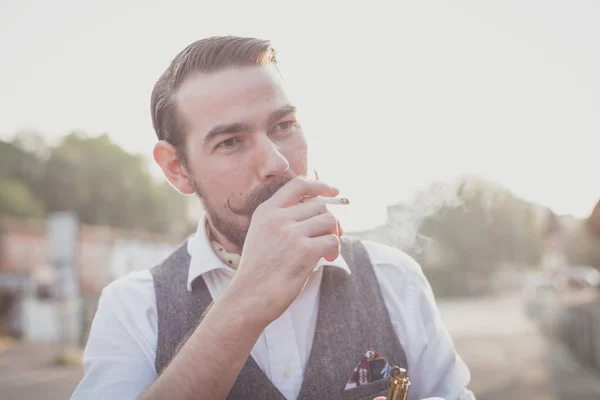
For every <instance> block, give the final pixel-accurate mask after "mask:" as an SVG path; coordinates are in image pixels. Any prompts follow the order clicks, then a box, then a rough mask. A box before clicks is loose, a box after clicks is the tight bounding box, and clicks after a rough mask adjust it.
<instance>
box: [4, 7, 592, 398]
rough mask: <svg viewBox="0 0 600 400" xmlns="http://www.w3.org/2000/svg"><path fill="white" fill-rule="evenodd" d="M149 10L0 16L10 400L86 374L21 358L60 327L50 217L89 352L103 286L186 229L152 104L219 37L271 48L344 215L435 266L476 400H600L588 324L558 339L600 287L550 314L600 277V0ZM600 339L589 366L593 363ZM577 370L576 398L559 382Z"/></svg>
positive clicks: (353, 231)
mask: <svg viewBox="0 0 600 400" xmlns="http://www.w3.org/2000/svg"><path fill="white" fill-rule="evenodd" d="M158 3H159V2H156V4H155V3H152V2H142V1H128V2H124V1H116V0H104V1H97V2H81V1H75V0H56V1H53V2H43V1H32V2H21V1H16V0H4V1H2V2H1V3H0V110H2V111H1V112H0V139H1V140H2V143H0V144H2V146H3V147H2V148H1V149H2V152H1V153H0V157H1V158H0V165H1V166H2V171H1V172H0V185H2V186H1V187H0V189H1V191H2V194H0V214H1V216H2V221H3V222H2V225H1V226H2V228H1V229H2V230H1V231H0V234H1V235H3V236H4V240H0V283H2V282H4V283H2V285H3V286H2V285H0V290H4V292H5V293H6V295H5V298H4V299H5V300H4V303H0V304H2V307H3V308H2V307H0V311H1V312H4V317H3V318H4V319H3V321H5V322H3V325H1V326H3V327H4V328H3V329H4V330H3V332H0V335H4V336H5V338H6V339H5V340H4V342H0V398H4V397H2V391H3V389H2V388H3V387H4V388H5V389H4V390H6V391H7V393H10V394H11V396H12V397H7V398H22V399H26V398H27V399H28V398H38V397H36V396H37V394H36V390H41V391H42V392H41V393H45V394H44V398H65V396H67V397H68V395H69V394H70V392H71V391H72V390H73V388H74V386H73V385H75V384H76V383H77V380H78V379H79V375H78V372H77V371H79V368H80V367H78V366H75V367H66V366H64V365H62V366H56V367H53V368H54V369H52V371H53V372H52V373H50V374H48V373H47V371H46V370H45V369H44V368H48V367H47V365H46V364H44V365H37V364H35V363H36V362H37V361H36V359H35V357H32V356H28V355H27V354H29V353H28V351H29V350H27V349H28V348H29V347H31V346H34V348H35V349H36V351H34V352H37V353H41V352H42V351H41V350H38V349H40V348H43V349H46V348H47V347H44V346H46V345H47V344H48V343H53V342H52V341H53V340H54V339H55V338H63V334H62V333H61V332H60V331H61V330H60V329H58V328H57V329H58V330H57V329H54V328H49V327H50V326H54V325H53V324H56V323H55V322H52V321H53V316H54V315H58V314H57V313H56V312H55V310H54V309H53V308H52V306H49V305H48V304H50V303H52V302H51V301H49V300H47V299H46V300H40V299H44V298H52V295H51V294H47V295H44V294H43V293H42V294H40V291H42V292H43V290H42V289H40V287H44V286H43V284H41V283H40V282H44V284H46V285H48V286H49V287H54V286H55V283H56V279H57V278H56V277H55V276H54V275H53V273H52V270H53V267H52V260H51V258H50V256H49V254H50V253H49V250H48V249H49V245H48V244H47V230H46V228H45V226H46V222H45V217H47V216H48V213H50V212H55V211H75V212H76V213H77V216H78V219H79V220H80V221H81V222H82V223H83V224H84V225H82V227H81V231H82V232H83V233H82V239H81V240H82V244H81V246H82V248H83V250H80V255H79V256H80V258H79V260H78V263H79V264H78V267H77V270H78V277H79V278H78V282H79V284H78V285H77V286H78V288H77V289H76V290H75V292H77V296H78V297H77V298H78V299H83V300H82V301H83V303H82V304H83V307H81V304H80V303H77V304H79V305H78V306H76V307H75V308H76V309H77V310H80V309H83V310H84V312H82V315H84V321H83V322H82V323H81V324H80V325H81V326H83V328H82V330H83V331H82V332H81V333H80V334H79V335H80V336H81V337H82V338H83V339H81V343H80V344H79V347H81V345H83V344H84V342H85V334H86V332H85V330H86V327H87V325H86V324H87V323H89V320H90V319H91V317H92V316H93V310H94V304H95V301H96V299H97V296H98V294H99V291H100V290H101V288H102V287H103V285H105V284H107V283H108V282H110V280H112V279H115V278H118V277H119V276H122V275H123V274H125V273H127V272H129V271H131V270H134V269H140V268H149V267H151V266H152V265H154V263H156V262H157V261H160V259H161V258H162V257H163V256H164V255H165V254H168V253H169V252H170V250H171V249H172V246H174V245H175V244H176V243H178V242H179V241H181V240H182V239H183V238H184V237H185V235H187V234H188V233H190V232H191V231H192V230H193V229H194V224H195V221H196V220H197V218H198V216H199V213H200V212H201V211H200V209H199V207H198V205H197V203H196V201H195V199H194V198H193V197H183V196H181V195H179V194H177V193H175V191H174V190H172V189H171V188H170V187H168V185H166V184H165V183H164V179H163V178H162V175H161V172H160V170H159V169H158V168H157V167H156V166H155V165H154V163H153V162H152V159H151V150H152V147H153V145H154V143H155V141H156V137H155V135H154V132H153V129H152V125H151V119H150V106H149V102H150V93H151V90H152V87H153V85H154V83H155V82H156V80H157V79H158V77H159V75H160V74H161V73H162V72H163V71H164V69H165V68H166V67H167V65H168V63H169V62H170V60H171V59H172V58H173V57H174V56H175V55H176V54H177V53H178V52H179V51H180V50H181V49H182V48H183V47H185V46H186V45H188V44H189V43H191V42H193V41H195V40H197V39H200V38H203V37H207V36H212V35H223V34H233V35H243V36H257V37H262V38H268V39H271V40H272V41H273V42H274V44H275V46H276V48H277V50H278V54H279V60H280V65H281V69H282V72H283V74H284V78H285V80H286V83H287V85H288V88H289V90H290V93H291V95H292V98H293V100H294V102H295V103H296V104H297V105H298V106H299V108H300V110H301V114H300V117H301V122H302V124H303V126H304V129H305V132H306V133H307V135H308V138H309V143H310V149H309V152H310V164H311V167H312V168H314V169H316V170H317V171H318V173H319V176H320V178H321V179H322V180H325V181H327V182H328V183H331V184H333V185H335V186H337V187H339V188H340V189H341V190H342V194H343V195H344V196H346V197H348V198H350V199H351V202H352V204H351V205H350V206H349V207H345V208H340V209H335V210H333V211H334V212H335V213H336V214H337V215H338V216H339V218H340V220H341V222H342V224H343V226H344V229H345V230H346V232H348V234H349V235H354V236H355V237H359V238H364V239H370V240H376V241H381V242H384V243H386V244H390V245H394V246H398V247H400V248H402V249H404V250H406V251H407V252H409V253H410V254H411V255H413V256H414V257H415V258H417V260H418V261H419V262H421V264H422V265H423V268H424V270H425V272H426V274H427V276H428V278H429V279H430V281H431V283H432V287H433V289H434V292H435V293H436V297H437V299H438V304H439V305H440V310H441V312H442V316H443V317H444V319H445V321H446V322H447V324H448V328H449V330H450V333H451V334H452V336H453V338H454V339H455V342H456V344H457V348H458V350H459V352H461V355H463V356H464V358H465V360H466V361H467V362H468V363H469V364H470V365H471V368H472V374H473V385H472V386H473V388H474V389H476V390H477V389H479V396H478V398H480V399H484V400H485V399H501V398H503V399H504V398H513V399H587V398H589V399H592V398H594V399H597V398H600V389H599V387H600V372H598V371H596V369H595V366H594V364H595V363H596V359H594V360H588V361H589V362H587V361H586V360H583V361H582V360H581V359H580V357H578V351H579V350H578V349H579V347H578V346H579V345H578V344H577V343H579V342H577V343H575V342H576V340H575V339H573V338H572V336H569V335H571V334H573V335H579V334H580V332H582V330H583V331H585V329H584V328H580V327H579V325H578V328H577V333H572V332H565V331H563V327H564V325H565V323H564V321H566V320H569V321H571V320H570V319H569V318H579V317H573V315H578V316H579V315H580V314H581V315H585V316H587V315H590V313H592V314H593V313H594V312H595V311H590V310H597V309H600V307H598V304H599V303H595V299H596V297H595V294H594V296H591V297H592V298H593V302H594V303H593V304H594V305H593V306H592V305H589V304H588V303H586V307H588V308H585V310H584V311H581V310H579V309H578V310H576V311H572V312H571V311H569V312H566V311H565V312H563V311H561V313H560V315H559V316H556V312H555V311H556V310H557V309H559V308H560V309H561V310H563V309H564V310H571V307H574V306H572V305H571V303H570V302H567V300H563V298H564V297H565V296H566V297H569V296H571V297H572V296H576V295H577V294H578V293H579V291H580V290H583V291H585V292H586V295H587V294H589V292H587V290H588V289H590V288H588V287H587V286H594V285H595V282H596V281H595V278H589V277H590V276H592V275H590V271H595V270H594V269H593V268H591V269H590V268H588V267H600V252H599V251H598V249H599V248H600V223H598V221H597V220H598V219H600V218H598V217H599V216H598V215H596V216H595V217H590V216H591V215H592V212H593V210H594V207H595V206H596V204H597V203H598V200H599V199H600V188H599V185H598V182H599V175H598V171H599V170H600V169H599V165H600V164H599V162H598V154H599V149H600V144H599V142H598V140H599V138H600V74H599V73H598V71H600V23H599V22H598V21H600V2H597V1H595V0H587V1H584V0H581V1H557V0H538V1H517V0H504V1H475V0H472V1H467V0H462V1H453V2H449V1H439V0H438V1H403V2H393V1H387V2H383V1H368V2H357V3H355V4H350V3H349V2H347V1H346V2H342V1H329V2H306V1H305V2H286V1H281V0H280V1H258V0H256V1H246V2H242V1H239V2H225V1H223V2H220V1H211V2H199V1H196V2H192V1H179V0H173V1H170V2H160V4H158ZM74 132H75V133H74ZM103 135H107V136H103ZM119 205H120V206H119ZM117 208H118V209H117ZM596 214H600V209H599V210H597V211H596ZM594 221H596V222H594ZM594 224H595V225H594ZM100 226H102V227H104V228H99V227H100ZM107 226H108V227H110V232H109V233H107V232H108V231H107V229H108V228H106V227H107ZM594 232H595V233H594ZM1 238H2V236H0V239H1ZM86 246H87V247H86ZM574 266H578V267H582V269H577V270H576V269H574ZM557 271H559V272H557ZM581 271H583V272H581ZM582 276H585V277H587V278H585V279H584V278H582ZM3 277H4V278H3ZM2 279H4V281H2ZM574 280H575V281H577V282H579V283H578V284H577V285H575V286H577V287H578V288H580V287H583V286H586V287H585V288H584V289H581V288H580V289H578V290H577V291H576V293H575V294H574V293H573V290H575V289H573V284H571V283H573V281H574ZM582 281H585V283H581V282H582ZM14 282H19V283H18V284H15V283H14ZM32 282H33V283H32ZM48 282H50V283H48ZM557 282H562V283H557ZM565 282H566V283H565ZM563 283H564V284H563ZM53 285H54V286H53ZM16 287H18V288H17V289H15V288H16ZM32 287H34V288H35V289H32ZM567 287H568V288H567ZM23 288H27V289H23ZM540 288H541V289H540ZM540 291H541V292H543V293H544V294H543V296H542V295H540V294H539V293H540ZM15 293H19V294H18V295H15ZM32 293H33V294H32ZM547 293H551V294H552V295H551V296H550V297H548V296H547ZM594 293H595V292H594ZM571 297H569V299H571ZM548 298H549V299H550V300H548ZM15 299H19V300H15ZM540 299H541V300H540ZM559 299H560V300H559ZM43 301H46V303H48V302H49V303H48V304H46V303H43ZM569 301H571V300H569ZM548 302H550V303H551V307H550V310H551V311H552V312H551V313H550V314H552V317H548V316H547V315H548V308H547V307H546V306H545V305H547V303H548ZM590 302H592V301H591V300H590ZM42 303H43V304H42ZM52 304H54V303H52ZM578 304H579V303H578ZM590 304H591V303H590ZM559 305H560V307H559ZM44 307H46V308H44ZM544 307H546V308H544ZM540 310H542V311H540ZM543 310H546V311H543ZM523 311H526V314H523ZM565 313H566V314H565ZM542 314H544V315H545V317H540V315H542ZM32 315H35V317H32ZM42 315H43V316H44V317H43V318H47V319H46V320H43V319H42V317H41V316H42ZM544 318H546V319H544ZM548 318H549V320H548ZM582 318H583V317H582ZM586 318H587V317H586ZM590 318H591V317H590ZM55 319H56V318H55ZM32 320H35V321H34V322H31V321H32ZM42 320H43V321H46V322H40V321H42ZM557 320H560V321H563V322H561V323H559V322H556V321H557ZM15 321H17V322H15ZM28 321H29V322H28ZM540 321H541V322H540ZM548 321H550V322H548ZM586 321H587V319H586ZM594 321H595V320H594ZM599 323H600V322H599ZM76 325H77V323H76ZM595 332H596V333H595V335H596V336H598V337H595V336H594V335H591V336H590V337H592V338H595V339H594V340H592V339H590V340H589V342H590V343H594V346H596V344H597V345H598V346H597V347H593V348H592V347H590V348H587V347H586V348H585V350H584V351H583V353H589V354H591V353H594V352H597V353H598V356H599V357H598V360H600V334H599V333H597V332H598V331H595ZM584 334H585V333H584ZM18 337H20V339H19V338H18ZM561 338H562V340H561ZM63 339H64V338H63ZM2 343H4V344H2ZM557 343H558V344H557ZM565 343H567V344H565ZM574 343H575V344H574ZM586 343H587V342H586ZM2 346H4V347H2ZM27 346H29V347H27ZM35 346H38V347H35ZM40 346H41V347H40ZM569 346H570V347H569ZM590 346H592V345H591V344H590ZM75 347H77V346H75ZM475 348H477V349H478V351H477V352H475V351H474V350H473V349H475ZM549 348H551V349H558V350H556V351H549V350H547V349H549ZM3 349H4V352H2V351H3ZM482 349H488V352H487V353H486V351H485V350H482ZM569 349H572V350H569ZM75 353H76V352H75ZM509 353H510V356H509V357H508V358H505V357H506V354H509ZM517 353H519V354H524V356H522V359H518V358H517V360H516V361H515V360H514V357H516V355H515V354H517ZM69 354H70V357H67V358H69V359H71V358H75V359H77V356H76V355H74V356H73V355H72V354H71V353H69ZM28 357H29V358H28ZM49 357H50V356H49ZM548 357H549V358H548ZM63 358H65V357H63ZM49 359H53V358H52V357H50V358H49ZM15 360H26V361H22V362H23V363H25V364H23V365H25V366H23V367H19V368H16V367H15V368H16V369H11V368H12V367H11V365H14V364H15V363H17V361H15ZM519 360H520V361H519ZM548 360H550V361H548ZM552 360H554V364H553V361H552ZM46 361H47V360H46ZM46 361H44V362H46ZM63 361H64V360H63ZM71 361H72V360H71ZM511 362H516V363H519V364H520V365H518V366H511V367H510V368H509V367H508V366H507V363H511ZM28 363H29V364H28ZM66 364H69V363H68V362H66ZM75 364H76V362H75ZM555 364H556V365H555ZM599 364H600V362H599ZM565 365H567V366H569V367H568V368H571V369H569V370H568V371H567V370H563V369H561V368H567V367H564V366H565ZM521 368H525V369H526V370H527V373H524V372H523V371H521V370H520V369H521ZM509 369H510V371H509ZM514 369H517V371H516V372H515V371H513V370H514ZM30 371H34V372H30ZM35 371H38V375H35ZM40 371H42V372H40ZM511 371H512V372H511ZM532 371H533V372H532ZM511 374H512V375H511ZM553 374H554V375H553ZM568 374H571V375H568ZM530 375H531V376H530ZM567 375H568V376H572V377H574V378H573V379H575V378H576V379H579V380H578V381H577V382H578V383H577V385H575V384H572V385H570V387H572V390H571V389H569V390H567V389H564V388H551V386H552V385H549V384H547V383H548V381H550V380H553V379H554V378H556V376H561V377H562V376H567ZM507 376H508V377H509V378H510V379H509V378H506V377H507ZM53 377H54V378H53ZM498 377H505V378H506V379H505V381H502V382H501V383H498V382H496V381H497V380H498V379H499V378H498ZM553 377H554V378H553ZM582 377H584V378H582ZM582 379H583V381H584V382H583V383H582V382H580V381H581V380H582ZM571 382H573V380H571ZM52 390H56V395H55V397H51V396H50V395H49V394H48V393H52ZM509 390H512V392H510V391H509ZM576 390H579V392H576ZM476 394H477V393H476ZM48 396H50V397H48Z"/></svg>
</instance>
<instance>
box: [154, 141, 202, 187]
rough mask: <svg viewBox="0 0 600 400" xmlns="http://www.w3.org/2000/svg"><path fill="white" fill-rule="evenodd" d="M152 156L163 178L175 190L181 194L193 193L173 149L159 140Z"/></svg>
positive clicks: (186, 172)
mask: <svg viewBox="0 0 600 400" xmlns="http://www.w3.org/2000/svg"><path fill="white" fill-rule="evenodd" d="M152 155H153V156H154V161H156V163H157V164H158V165H159V166H160V168H161V169H162V171H163V173H164V174H165V177H166V178H167V179H168V180H169V182H171V184H172V185H173V186H174V187H175V189H177V190H178V191H179V192H181V193H183V194H193V193H194V189H193V187H192V185H191V184H190V179H189V173H188V171H187V170H186V169H185V168H184V167H183V165H182V164H181V162H180V161H179V158H178V157H177V151H176V150H175V147H173V146H172V145H171V144H170V143H168V142H166V141H164V140H159V141H158V143H156V144H155V145H154V150H153V151H152Z"/></svg>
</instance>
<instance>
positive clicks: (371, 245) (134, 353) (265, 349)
mask: <svg viewBox="0 0 600 400" xmlns="http://www.w3.org/2000/svg"><path fill="white" fill-rule="evenodd" d="M204 226H205V221H204V220H202V221H200V223H199V224H198V227H199V228H198V230H197V231H196V233H195V235H194V236H192V237H191V238H190V239H189V241H188V246H187V248H188V252H189V253H190V256H191V261H190V268H189V274H188V283H187V287H186V288H182V290H191V282H192V281H193V280H194V279H195V278H196V277H198V276H200V275H202V277H203V278H204V280H205V281H206V286H207V287H208V290H209V291H210V294H211V296H212V297H213V299H215V300H216V299H217V298H218V297H219V295H220V294H221V293H222V292H223V289H224V288H225V286H226V285H227V283H228V282H229V281H230V280H231V278H232V276H233V274H234V273H235V271H234V270H233V269H232V268H231V267H229V266H228V265H226V264H225V263H223V261H221V259H220V258H219V257H217V255H216V254H215V253H214V251H213V249H212V247H211V245H210V243H209V239H208V238H207V233H206V230H205V229H204ZM363 243H364V245H365V247H366V250H367V252H368V254H369V256H370V258H371V263H372V264H373V267H374V269H375V275H376V277H377V280H378V282H379V285H380V287H381V292H382V295H383V299H384V302H385V304H386V307H387V309H388V312H389V314H390V317H391V320H392V324H393V327H394V330H395V332H396V335H397V336H398V339H399V341H400V343H401V344H402V347H403V348H404V351H405V353H406V357H407V361H408V365H409V377H410V379H411V386H410V390H409V395H408V398H409V400H417V399H422V398H425V397H433V396H437V397H441V398H443V399H446V400H464V399H471V398H473V399H474V397H471V394H470V392H469V391H468V390H466V388H467V385H468V384H469V381H470V373H469V369H468V368H467V366H466V365H465V364H464V362H463V361H462V359H461V358H460V357H459V355H458V354H457V353H456V352H455V349H454V346H453V344H452V341H451V339H450V336H449V335H448V332H447V330H446V328H445V326H444V324H443V322H442V320H441V318H440V315H439V312H438V309H437V307H436V304H435V300H434V296H433V293H432V291H431V287H430V285H429V283H428V281H427V279H426V278H425V276H424V275H423V272H422V270H421V267H420V266H419V265H418V264H417V263H416V262H415V261H414V260H413V259H412V258H411V257H409V256H408V255H407V254H405V253H403V252H402V251H400V250H398V249H394V248H391V247H388V246H384V245H381V244H378V243H375V242H371V241H364V242H363ZM328 264H332V265H334V266H335V267H337V268H341V269H343V270H345V271H346V272H347V273H351V272H350V269H349V268H348V265H347V264H346V261H345V260H344V259H343V258H342V257H341V256H340V257H338V259H337V260H335V261H334V262H333V263H328ZM322 272H323V269H322V262H320V263H319V264H318V265H317V266H316V267H315V270H314V272H313V274H312V275H311V277H310V278H309V280H308V283H307V285H306V287H305V289H304V290H303V292H302V293H301V294H300V296H298V298H297V299H296V300H295V301H294V302H293V303H292V304H291V306H290V307H289V309H288V310H286V311H285V312H284V313H283V314H282V315H281V316H280V317H279V318H278V319H276V320H275V321H273V322H272V323H271V324H270V325H269V326H268V327H267V328H266V329H265V330H264V331H263V333H262V334H261V336H260V337H259V339H258V341H257V342H256V344H255V345H254V347H253V349H252V351H251V353H250V354H251V356H252V357H253V358H254V360H255V361H256V363H257V364H258V366H259V367H260V368H261V369H262V370H263V371H264V373H265V374H266V375H267V377H268V378H269V379H270V380H271V382H272V383H273V384H274V385H275V386H276V387H277V389H279V391H281V393H282V394H283V395H284V396H285V397H286V398H287V399H288V400H290V399H296V398H297V397H298V394H299V392H300V387H301V386H302V381H303V371H304V367H305V366H306V363H307V362H308V357H309V354H310V349H311V347H312V341H313V336H314V331H315V327H316V323H317V310H318V307H319V304H318V303H319V301H318V300H319V287H320V284H321V277H322ZM156 344H157V311H156V297H155V292H154V283H153V279H152V275H151V273H150V271H148V270H144V271H138V272H132V273H130V274H129V275H127V276H125V277H123V278H121V279H118V280H116V281H114V282H112V283H111V284H109V285H108V286H107V287H106V288H104V290H103V292H102V295H101V296H100V301H99V305H98V310H97V311H96V315H95V317H94V321H93V323H92V328H91V331H90V336H89V339H88V342H87V345H86V348H85V352H84V355H83V367H84V377H83V379H82V381H81V382H80V383H79V385H78V387H77V389H76V390H75V392H74V393H73V396H72V399H75V400H80V399H81V400H83V399H86V400H92V399H136V398H137V397H138V396H139V395H140V394H141V393H143V392H144V391H145V390H146V389H147V388H148V387H149V386H150V385H151V384H152V383H153V382H154V381H155V380H156V378H157V373H156V369H155V367H154V365H155V357H156ZM351 372H352V371H348V377H350V374H351Z"/></svg>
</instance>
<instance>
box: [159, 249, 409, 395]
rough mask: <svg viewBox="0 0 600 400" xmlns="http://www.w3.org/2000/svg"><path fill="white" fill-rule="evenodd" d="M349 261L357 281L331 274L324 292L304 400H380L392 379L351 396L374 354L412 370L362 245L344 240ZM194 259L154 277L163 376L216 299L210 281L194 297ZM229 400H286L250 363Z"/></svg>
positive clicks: (326, 273) (176, 257)
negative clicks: (351, 383) (352, 381)
mask: <svg viewBox="0 0 600 400" xmlns="http://www.w3.org/2000/svg"><path fill="white" fill-rule="evenodd" d="M341 251H342V256H343V257H344V259H345V260H346V262H347V263H348V265H349V267H350V269H351V271H352V273H351V274H347V273H346V272H345V271H343V270H341V269H340V268H336V267H331V266H325V267H324V269H323V278H322V281H321V286H320V294H319V309H318V316H317V325H316V329H315V335H314V339H313V345H312V349H311V350H310V356H309V359H308V362H307V364H306V368H305V370H304V380H303V383H302V387H301V389H300V394H299V396H298V399H319V400H329V399H331V400H337V399H339V400H358V399H369V400H372V399H373V398H375V397H376V396H381V395H383V396H385V395H386V393H387V384H388V382H387V379H384V380H380V381H376V382H373V383H369V384H367V385H364V386H358V387H356V388H353V389H348V390H344V388H345V386H346V382H347V381H348V379H349V378H350V376H351V375H352V372H353V371H354V369H355V367H357V366H358V365H359V364H360V362H361V360H362V359H363V357H364V355H365V353H366V352H367V351H368V350H369V349H374V350H375V351H377V352H378V353H379V354H380V355H381V356H382V357H384V358H385V359H386V360H387V361H388V363H389V364H390V365H391V366H393V365H398V366H400V367H403V368H406V369H407V370H408V372H409V374H410V369H408V365H407V361H406V355H405V353H404V350H403V349H402V346H401V345H400V342H399V341H398V338H397V336H396V333H395V331H394V329H393V326H392V323H391V320H390V317H389V314H388V312H387V308H386V306H385V303H384V300H383V297H382V295H381V291H380V288H379V284H378V282H377V278H376V276H375V272H374V271H373V266H372V265H371V261H370V260H369V256H368V254H367V252H366V250H365V248H364V246H363V244H362V243H361V242H360V241H355V240H350V239H347V238H344V239H343V240H342V249H341ZM189 263H190V256H189V254H188V252H187V245H186V244H184V245H183V246H181V247H180V248H179V249H178V250H176V251H175V252H174V253H173V254H172V255H171V256H170V257H168V258H167V259H166V260H165V261H163V262H162V263H161V264H159V265H157V266H156V267H154V268H152V269H151V272H152V276H153V278H154V287H155V291H156V305H157V311H158V343H157V348H156V364H155V366H156V371H157V373H159V374H160V373H162V371H163V369H164V368H165V367H166V366H167V365H168V364H169V362H170V360H171V359H172V357H173V356H174V354H175V352H176V350H177V348H178V346H179V344H180V343H181V342H182V341H183V340H185V339H186V337H187V334H188V333H189V332H191V331H192V330H193V329H194V328H195V327H196V326H197V324H198V321H199V318H200V316H201V314H202V312H203V311H204V310H205V309H206V308H207V307H208V306H209V305H210V304H211V302H212V297H211V295H210V292H209V290H208V288H207V287H206V283H205V282H204V279H203V278H202V277H198V278H197V279H196V280H195V281H194V282H193V288H192V291H191V292H188V290H187V289H186V284H187V276H188V268H189ZM227 399H229V400H242V399H259V400H263V399H276V400H285V398H284V396H283V395H282V394H281V392H280V391H279V390H278V389H277V388H276V387H275V386H274V385H273V384H272V383H271V382H270V380H269V379H268V378H267V376H266V375H265V374H264V373H263V371H262V370H261V369H260V367H259V366H258V364H257V363H256V362H255V361H254V359H253V358H252V356H249V357H248V359H247V361H246V363H245V365H244V366H243V368H242V370H241V371H240V374H239V375H238V377H237V380H236V381H235V383H234V384H233V387H232V388H231V391H230V392H229V395H228V396H227Z"/></svg>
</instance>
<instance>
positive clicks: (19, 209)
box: [0, 178, 44, 217]
mask: <svg viewBox="0 0 600 400" xmlns="http://www.w3.org/2000/svg"><path fill="white" fill-rule="evenodd" d="M0 188H2V190H1V191H0V214H9V215H14V216H17V217H41V216H43V215H44V206H43V205H42V203H41V202H40V201H39V200H38V199H37V198H36V197H35V196H34V195H33V194H32V193H31V191H30V190H29V188H28V187H27V186H26V185H25V184H24V183H23V182H19V181H16V180H11V179H2V178H0Z"/></svg>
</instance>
